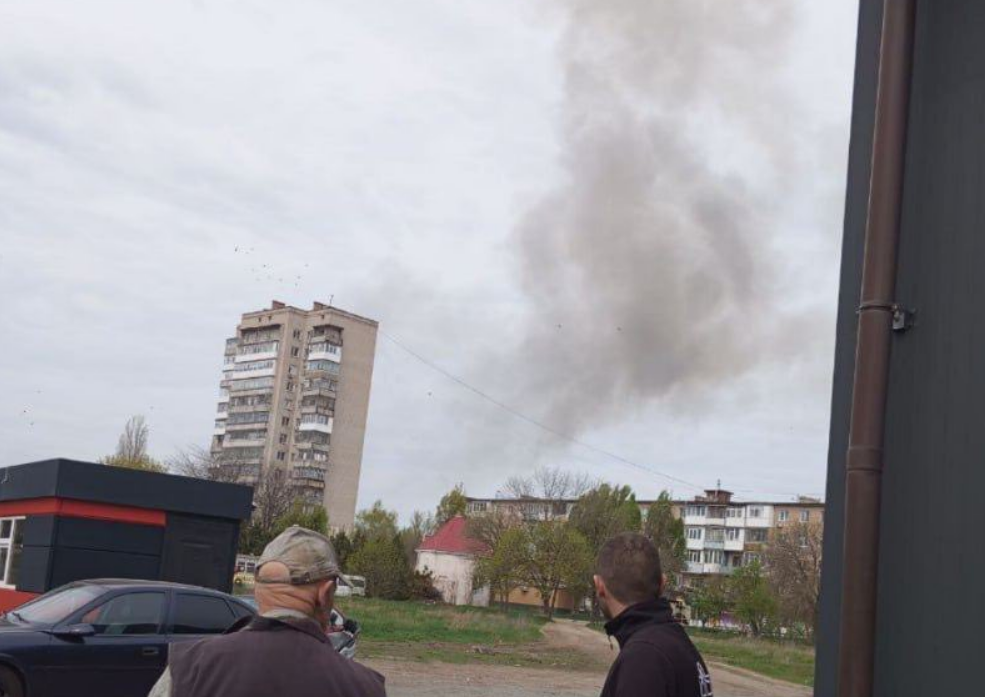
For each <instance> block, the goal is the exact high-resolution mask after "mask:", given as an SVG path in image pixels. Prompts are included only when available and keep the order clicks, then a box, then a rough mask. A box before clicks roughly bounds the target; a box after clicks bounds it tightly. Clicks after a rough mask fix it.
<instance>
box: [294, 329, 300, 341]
mask: <svg viewBox="0 0 985 697" xmlns="http://www.w3.org/2000/svg"><path fill="white" fill-rule="evenodd" d="M293 336H294V338H295V339H300V338H301V330H300V329H295V330H294V334H293Z"/></svg>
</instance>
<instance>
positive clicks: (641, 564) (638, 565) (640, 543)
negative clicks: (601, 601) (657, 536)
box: [596, 532, 663, 605]
mask: <svg viewBox="0 0 985 697" xmlns="http://www.w3.org/2000/svg"><path fill="white" fill-rule="evenodd" d="M596 573H597V574H598V575H599V576H600V577H601V578H602V580H603V581H605V587H606V588H607V589H608V590H609V593H611V594H612V597H614V598H615V599H616V600H618V601H619V602H620V603H623V604H626V605H635V604H636V603H642V602H644V601H646V600H655V599H656V598H658V597H660V592H661V590H662V586H663V568H662V567H661V565H660V552H658V551H657V548H656V546H654V544H653V543H652V542H650V540H648V539H647V538H646V537H644V536H643V535H640V534H639V533H635V532H624V533H622V534H621V535H616V536H615V537H612V538H610V539H608V540H607V541H606V542H605V544H603V545H602V549H601V550H600V551H599V558H598V564H597V566H596Z"/></svg>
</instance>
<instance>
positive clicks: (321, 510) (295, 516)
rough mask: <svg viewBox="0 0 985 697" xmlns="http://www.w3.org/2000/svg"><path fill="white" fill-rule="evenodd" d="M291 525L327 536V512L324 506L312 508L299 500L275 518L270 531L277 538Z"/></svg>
mask: <svg viewBox="0 0 985 697" xmlns="http://www.w3.org/2000/svg"><path fill="white" fill-rule="evenodd" d="M292 525H298V526H300V527H302V528H307V529H308V530H314V531H315V532H320V533H321V534H322V535H328V512H327V511H326V510H325V507H324V506H312V505H310V504H305V503H304V502H302V501H300V500H299V501H295V502H294V503H293V504H292V505H291V507H290V508H289V509H288V510H287V512H286V513H284V515H282V516H280V517H279V518H277V522H276V523H275V524H274V527H273V530H272V531H271V532H272V533H273V537H277V536H278V535H280V534H281V533H282V532H284V531H285V530H287V529H288V528H289V527H291V526H292ZM271 539H273V538H271Z"/></svg>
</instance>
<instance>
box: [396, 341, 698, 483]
mask: <svg viewBox="0 0 985 697" xmlns="http://www.w3.org/2000/svg"><path fill="white" fill-rule="evenodd" d="M379 333H380V334H382V335H383V336H384V337H386V338H387V339H388V340H390V341H391V342H393V343H394V344H395V345H396V346H398V347H399V348H400V349H402V350H403V351H405V352H406V353H407V354H409V355H410V356H412V357H414V358H416V359H417V360H418V361H420V362H421V363H423V364H424V365H426V366H427V367H429V368H431V370H434V371H435V372H437V373H440V374H441V375H444V376H445V377H446V378H448V379H449V380H451V381H452V382H455V383H457V384H458V385H460V386H461V387H464V388H465V389H466V390H468V391H469V392H472V393H473V394H476V395H478V396H479V397H481V398H482V399H484V400H486V401H487V402H489V403H491V404H493V405H495V406H497V407H499V408H500V409H502V410H504V411H506V412H508V413H510V414H512V415H513V416H515V417H516V418H518V419H520V420H521V421H526V422H527V423H528V424H530V425H532V426H536V427H537V428H539V429H541V430H543V431H546V432H547V433H550V434H552V435H554V436H556V437H558V438H561V439H563V440H566V441H568V442H570V443H574V444H575V445H579V446H581V447H582V448H586V449H588V450H591V451H594V452H596V453H599V454H600V455H604V456H606V457H608V458H611V459H613V460H616V461H617V462H621V463H622V464H624V465H626V466H628V467H635V468H636V469H638V470H642V471H643V472H647V473H649V474H655V475H657V476H659V477H663V478H664V479H667V480H670V481H672V482H677V483H678V484H683V485H685V486H687V487H690V488H692V489H696V490H697V491H704V487H702V486H699V485H698V484H694V483H693V482H689V481H687V480H686V479H681V478H680V477H675V476H674V475H672V474H667V473H666V472H661V471H659V470H655V469H652V468H650V467H646V466H645V465H641V464H639V463H638V462H633V461H632V460H630V459H628V458H625V457H623V456H621V455H617V454H616V453H613V452H610V451H608V450H605V449H604V448H599V447H597V446H595V445H592V444H591V443H586V442H585V441H583V440H579V439H578V438H575V437H574V436H572V435H570V434H567V433H564V432H563V431H559V430H557V429H556V428H553V427H551V426H548V425H547V424H545V423H542V422H540V421H537V420H536V419H534V418H531V417H529V416H527V415H526V414H524V413H523V412H521V411H519V410H517V409H514V408H513V407H511V406H510V405H508V404H505V403H503V402H501V401H499V400H498V399H496V398H495V397H493V396H491V395H489V394H486V393H485V392H483V391H482V390H480V389H479V388H478V387H474V386H472V385H470V384H469V383H467V382H465V380H463V379H461V378H460V377H458V376H457V375H453V374H452V373H449V372H448V371H447V370H445V369H444V368H442V367H441V366H439V365H438V364H436V363H434V362H433V361H430V360H428V359H427V358H425V357H424V356H422V355H421V354H419V353H417V352H416V351H414V350H413V349H411V348H410V347H409V346H407V345H406V344H404V343H403V342H401V341H400V340H399V339H397V338H396V337H395V336H393V335H392V334H388V333H386V332H384V331H383V330H382V329H381V330H379Z"/></svg>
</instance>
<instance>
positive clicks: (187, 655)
mask: <svg viewBox="0 0 985 697" xmlns="http://www.w3.org/2000/svg"><path fill="white" fill-rule="evenodd" d="M168 667H169V669H170V671H171V695H172V697H385V695H386V690H385V689H384V687H383V676H382V675H380V674H378V673H375V672H373V671H371V670H370V669H369V668H365V667H363V666H361V665H359V664H358V663H355V662H353V661H350V660H348V659H347V658H344V657H343V656H341V655H340V654H339V653H338V652H337V651H335V649H333V648H332V645H331V644H330V643H329V640H328V637H327V636H325V632H324V631H322V628H321V627H319V626H318V624H317V623H316V622H314V621H312V620H307V619H273V618H270V617H253V618H248V619H244V620H241V621H240V622H237V623H236V624H235V625H233V626H232V628H230V630H229V631H228V632H227V633H226V634H225V635H223V636H218V637H214V638H211V639H205V640H202V641H196V642H189V643H186V644H172V645H171V655H170V657H169V660H168Z"/></svg>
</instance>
